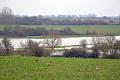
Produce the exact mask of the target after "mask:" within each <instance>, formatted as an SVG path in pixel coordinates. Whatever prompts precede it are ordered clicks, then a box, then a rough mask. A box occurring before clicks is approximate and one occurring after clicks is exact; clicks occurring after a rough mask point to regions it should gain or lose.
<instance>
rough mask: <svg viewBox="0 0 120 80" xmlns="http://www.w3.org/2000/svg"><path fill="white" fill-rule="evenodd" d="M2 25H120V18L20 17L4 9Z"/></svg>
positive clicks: (0, 20)
mask: <svg viewBox="0 0 120 80" xmlns="http://www.w3.org/2000/svg"><path fill="white" fill-rule="evenodd" d="M0 24H16V25H44V24H46V25H100V24H120V17H119V16H117V17H107V16H103V17H96V16H91V15H89V16H86V17H82V16H76V15H73V16H72V15H58V16H55V15H51V16H42V15H39V16H18V15H14V14H13V11H12V10H11V9H10V8H6V7H5V8H3V10H2V11H1V13H0Z"/></svg>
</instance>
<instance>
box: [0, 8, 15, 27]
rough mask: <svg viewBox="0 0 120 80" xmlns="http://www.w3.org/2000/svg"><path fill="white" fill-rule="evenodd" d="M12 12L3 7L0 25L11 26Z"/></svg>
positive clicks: (0, 14)
mask: <svg viewBox="0 0 120 80" xmlns="http://www.w3.org/2000/svg"><path fill="white" fill-rule="evenodd" d="M13 18H14V16H13V12H12V9H10V8H8V7H4V8H3V9H2V12H1V13H0V23H1V24H6V25H8V24H13Z"/></svg>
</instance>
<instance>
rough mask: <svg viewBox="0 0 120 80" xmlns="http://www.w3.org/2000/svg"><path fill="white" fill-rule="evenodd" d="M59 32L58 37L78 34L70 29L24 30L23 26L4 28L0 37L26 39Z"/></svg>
mask: <svg viewBox="0 0 120 80" xmlns="http://www.w3.org/2000/svg"><path fill="white" fill-rule="evenodd" d="M51 31H55V32H59V34H60V35H79V34H78V33H76V32H74V31H72V30H71V28H70V27H65V28H64V29H63V30H53V29H50V30H48V29H46V28H44V27H39V28H26V27H24V26H19V25H16V26H8V25H7V26H4V28H3V30H1V31H0V36H7V37H27V36H45V35H47V34H49V32H51Z"/></svg>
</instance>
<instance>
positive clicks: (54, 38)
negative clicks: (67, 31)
mask: <svg viewBox="0 0 120 80" xmlns="http://www.w3.org/2000/svg"><path fill="white" fill-rule="evenodd" d="M44 43H45V44H46V45H47V46H48V47H49V48H51V49H52V50H53V49H54V48H55V47H57V46H59V45H60V44H61V37H60V34H59V32H57V31H54V30H51V31H49V32H48V34H47V35H46V37H45V41H44Z"/></svg>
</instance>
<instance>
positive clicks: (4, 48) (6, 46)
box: [0, 37, 14, 55]
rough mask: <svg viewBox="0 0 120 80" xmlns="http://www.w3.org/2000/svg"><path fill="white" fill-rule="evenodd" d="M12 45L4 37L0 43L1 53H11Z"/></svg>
mask: <svg viewBox="0 0 120 80" xmlns="http://www.w3.org/2000/svg"><path fill="white" fill-rule="evenodd" d="M13 50H14V47H13V46H12V43H11V41H10V40H9V39H8V38H7V37H4V38H3V40H2V41H1V43H0V51H1V52H2V54H3V55H10V54H12V53H13Z"/></svg>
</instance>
